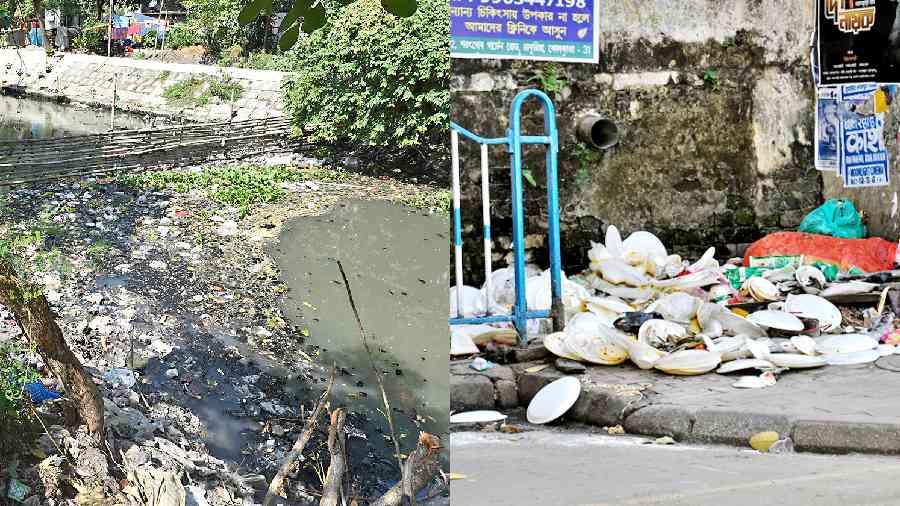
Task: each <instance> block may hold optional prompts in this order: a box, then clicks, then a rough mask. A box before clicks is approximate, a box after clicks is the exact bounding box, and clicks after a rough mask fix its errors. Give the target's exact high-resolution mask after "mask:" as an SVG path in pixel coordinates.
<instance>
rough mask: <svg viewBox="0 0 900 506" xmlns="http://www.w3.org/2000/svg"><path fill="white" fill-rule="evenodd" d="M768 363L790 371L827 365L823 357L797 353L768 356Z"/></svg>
mask: <svg viewBox="0 0 900 506" xmlns="http://www.w3.org/2000/svg"><path fill="white" fill-rule="evenodd" d="M769 361H770V362H772V363H773V364H775V365H777V366H778V367H787V368H790V369H809V368H812V367H822V366H823V365H828V361H827V360H825V357H821V356H817V357H814V356H812V355H801V354H799V353H773V354H771V355H769Z"/></svg>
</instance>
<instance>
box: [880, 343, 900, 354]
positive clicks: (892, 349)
mask: <svg viewBox="0 0 900 506" xmlns="http://www.w3.org/2000/svg"><path fill="white" fill-rule="evenodd" d="M876 349H877V350H878V354H879V355H881V356H882V357H886V356H888V355H893V354H894V353H896V352H897V347H896V346H894V345H893V344H879V345H878V348H876Z"/></svg>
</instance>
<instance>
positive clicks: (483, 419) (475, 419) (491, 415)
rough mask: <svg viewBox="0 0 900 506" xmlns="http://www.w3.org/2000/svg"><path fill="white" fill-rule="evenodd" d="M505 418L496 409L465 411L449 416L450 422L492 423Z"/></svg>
mask: <svg viewBox="0 0 900 506" xmlns="http://www.w3.org/2000/svg"><path fill="white" fill-rule="evenodd" d="M503 420H506V415H504V414H503V413H500V412H498V411H466V412H463V413H456V414H454V415H451V416H450V423H493V422H500V421H503Z"/></svg>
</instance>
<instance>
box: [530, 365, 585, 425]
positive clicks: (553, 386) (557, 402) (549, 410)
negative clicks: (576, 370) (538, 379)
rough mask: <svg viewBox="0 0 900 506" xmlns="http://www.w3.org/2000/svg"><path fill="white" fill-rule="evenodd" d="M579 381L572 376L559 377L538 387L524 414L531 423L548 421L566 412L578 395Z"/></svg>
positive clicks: (579, 393) (579, 391)
mask: <svg viewBox="0 0 900 506" xmlns="http://www.w3.org/2000/svg"><path fill="white" fill-rule="evenodd" d="M579 395H581V382H580V381H578V378H575V377H573V376H566V377H565V378H560V379H558V380H556V381H554V382H553V383H550V384H549V385H547V386H545V387H544V388H542V389H540V390H539V391H538V393H537V394H535V396H534V398H533V399H531V402H530V403H529V404H528V411H526V416H527V418H528V421H529V422H531V423H537V424H541V423H548V422H552V421H553V420H556V419H557V418H559V417H561V416H563V415H564V414H566V411H568V410H569V409H570V408H571V407H572V406H574V405H575V401H577V400H578V396H579Z"/></svg>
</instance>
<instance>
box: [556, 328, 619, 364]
mask: <svg viewBox="0 0 900 506" xmlns="http://www.w3.org/2000/svg"><path fill="white" fill-rule="evenodd" d="M610 330H612V331H614V332H618V331H617V330H615V329H610ZM565 343H566V347H567V348H568V349H570V350H571V351H572V352H574V353H575V354H577V355H578V356H579V357H580V360H583V361H585V362H590V363H592V364H598V365H617V364H621V363H622V362H624V361H625V360H626V359H628V352H627V351H626V350H625V349H624V348H622V347H621V346H619V345H618V344H615V342H613V341H612V340H611V339H609V338H607V337H588V336H569V337H567V338H566V341H565Z"/></svg>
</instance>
